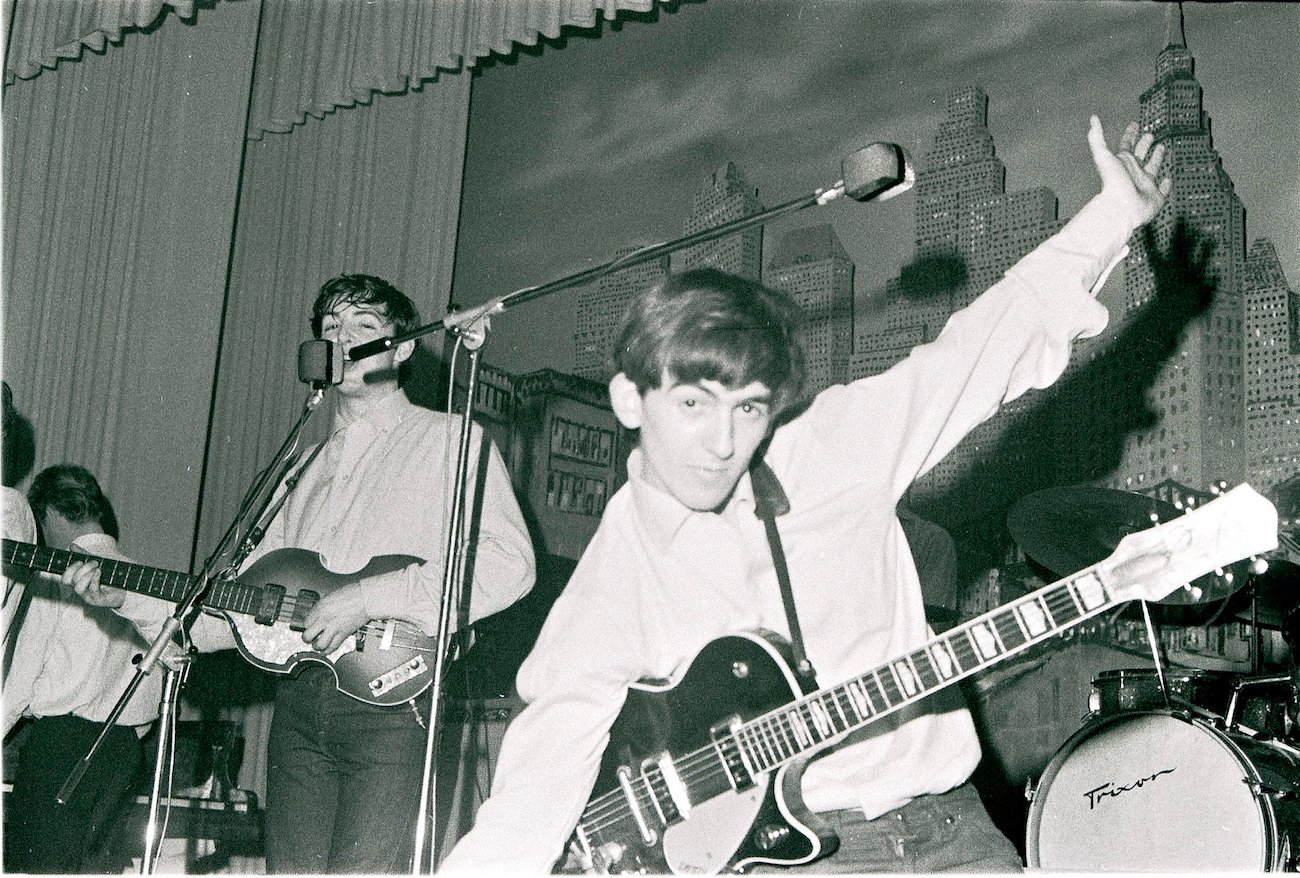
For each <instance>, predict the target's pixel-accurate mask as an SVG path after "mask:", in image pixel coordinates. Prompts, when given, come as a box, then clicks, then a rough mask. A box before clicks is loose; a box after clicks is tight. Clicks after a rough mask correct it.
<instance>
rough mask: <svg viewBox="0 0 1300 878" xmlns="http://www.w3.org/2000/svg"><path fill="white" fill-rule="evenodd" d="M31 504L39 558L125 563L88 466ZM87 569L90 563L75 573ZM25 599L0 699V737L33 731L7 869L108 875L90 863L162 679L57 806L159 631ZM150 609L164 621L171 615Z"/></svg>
mask: <svg viewBox="0 0 1300 878" xmlns="http://www.w3.org/2000/svg"><path fill="white" fill-rule="evenodd" d="M28 498H29V501H30V503H31V509H32V512H33V514H34V515H35V517H36V520H37V521H38V522H39V523H40V529H41V534H42V535H43V537H44V542H45V544H46V545H47V546H48V547H50V548H52V549H58V550H63V551H73V552H77V553H79V554H84V555H95V556H98V557H101V558H112V559H115V560H119V561H125V560H129V559H127V558H126V557H125V556H124V555H123V554H122V550H121V548H120V547H119V546H118V542H117V540H118V525H117V517H116V515H115V513H114V511H113V506H112V504H111V503H110V502H109V500H108V497H106V496H105V495H104V492H103V490H101V488H100V486H99V483H98V482H97V481H96V480H95V477H94V476H93V475H91V473H90V472H89V471H88V470H86V469H85V467H81V466H76V465H73V464H60V465H58V466H52V467H48V468H47V469H44V470H42V471H41V472H39V473H38V474H37V475H36V477H35V478H34V479H33V480H32V486H31V489H30V491H29V492H28ZM85 567H90V568H93V569H96V570H97V569H98V564H83V565H79V569H84V568H85ZM27 589H28V591H29V593H30V594H29V600H30V603H29V605H28V607H27V610H26V613H25V614H24V616H23V619H22V623H21V627H20V628H19V630H18V634H17V641H16V643H15V646H14V652H13V664H12V666H11V667H10V669H9V675H8V677H7V678H6V680H5V688H4V731H5V735H6V736H7V735H8V734H9V732H10V730H11V729H13V728H14V726H15V725H16V724H17V723H18V722H19V720H21V719H23V718H24V717H26V718H27V721H28V722H29V723H30V724H31V729H30V732H29V733H28V734H27V737H26V739H25V740H24V741H23V743H22V746H21V747H20V748H19V751H18V762H17V770H16V775H15V777H14V788H13V796H12V799H11V800H10V801H9V802H7V803H6V810H7V812H8V815H9V817H8V820H7V821H6V826H5V829H6V833H5V839H4V843H5V844H4V847H5V858H4V859H5V870H6V871H9V872H41V873H68V872H74V873H83V872H101V871H103V870H104V868H106V867H108V865H109V864H108V863H107V862H106V861H103V860H100V859H99V858H98V857H99V855H100V853H101V852H102V851H101V846H102V845H103V844H104V842H106V841H107V840H108V834H109V833H110V831H111V827H112V826H113V821H114V820H115V819H116V818H117V817H118V816H119V814H120V812H121V809H122V808H123V806H124V805H125V804H126V802H127V801H128V799H129V797H130V793H131V789H130V787H131V784H132V782H133V781H134V780H135V776H136V772H137V771H138V769H139V767H140V764H141V761H142V760H143V758H144V752H143V748H142V746H141V743H140V739H141V738H142V737H144V735H145V734H147V733H148V731H149V729H150V728H151V726H152V724H153V722H154V721H155V720H156V719H157V718H158V708H159V700H160V699H161V696H162V674H149V675H147V676H145V677H144V680H143V682H142V683H141V685H140V686H139V688H138V689H136V691H135V694H134V695H133V696H132V698H131V700H130V701H129V702H127V705H126V707H125V709H124V710H123V711H122V713H121V715H120V716H119V717H118V718H117V722H116V723H115V724H114V725H113V727H112V728H111V729H110V730H109V731H108V734H107V736H106V737H105V739H104V743H103V745H102V747H101V749H100V750H99V752H98V753H96V754H95V757H94V759H92V760H91V762H90V763H89V768H88V769H87V770H86V773H85V775H84V776H83V777H82V779H81V782H80V784H79V785H78V786H77V788H76V790H75V791H74V792H73V794H72V797H71V798H70V799H69V801H68V802H67V804H66V805H63V804H59V803H58V802H57V801H56V799H55V796H56V795H57V794H58V792H59V790H60V788H61V787H62V786H63V784H64V782H65V781H66V780H67V779H68V777H69V775H70V774H71V773H72V771H73V769H74V768H75V767H76V766H77V765H78V763H80V762H81V760H82V759H83V758H84V757H85V756H86V754H87V753H89V752H90V748H91V745H92V744H93V743H94V741H95V739H96V738H97V737H98V735H99V733H100V729H101V728H102V726H103V723H104V721H105V720H107V719H108V715H109V714H110V713H111V712H112V710H113V707H114V706H115V705H116V703H117V701H118V698H119V697H120V696H121V695H122V693H123V692H124V691H125V690H126V688H127V684H128V683H130V681H131V679H132V678H133V677H134V676H135V670H136V666H135V663H134V662H133V659H134V658H135V657H136V656H138V655H141V654H143V653H144V652H145V651H147V650H148V648H149V644H150V642H151V641H152V639H153V637H155V636H157V633H158V630H159V627H153V626H148V625H143V626H139V627H137V626H135V625H133V624H132V623H131V622H129V621H127V620H126V619H123V618H121V617H119V616H117V615H115V614H114V613H112V612H111V611H109V610H107V609H104V608H101V607H95V606H88V605H87V604H86V603H84V602H83V601H81V600H78V599H77V597H76V595H75V594H73V589H72V588H71V586H70V584H69V583H59V582H53V581H50V580H47V579H45V578H42V577H33V578H31V579H29V580H28V582H27ZM146 600H153V599H152V598H148V599H146ZM157 603H158V604H159V605H160V606H159V609H160V610H161V611H162V612H166V609H167V607H168V605H166V604H163V602H162V601H157ZM116 865H117V867H118V869H119V870H120V868H121V864H116Z"/></svg>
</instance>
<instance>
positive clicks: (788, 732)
mask: <svg viewBox="0 0 1300 878" xmlns="http://www.w3.org/2000/svg"><path fill="white" fill-rule="evenodd" d="M1074 581H1075V580H1069V581H1067V582H1064V583H1061V584H1060V585H1059V586H1058V587H1057V588H1052V589H1049V590H1047V591H1046V592H1045V593H1044V594H1042V595H1040V596H1039V597H1041V598H1042V600H1043V603H1044V604H1045V605H1046V606H1047V610H1048V613H1049V614H1050V615H1051V617H1052V622H1053V624H1052V626H1050V627H1049V628H1048V629H1045V633H1044V634H1043V635H1040V636H1039V637H1038V638H1037V639H1046V637H1050V636H1052V635H1053V634H1055V633H1058V632H1060V631H1062V630H1064V629H1065V628H1066V627H1068V626H1070V625H1073V624H1076V623H1077V622H1079V621H1081V620H1082V619H1083V618H1084V617H1085V616H1086V615H1087V610H1086V609H1085V610H1083V611H1082V612H1081V611H1080V609H1079V606H1078V604H1077V603H1076V599H1075V598H1074V597H1072V596H1071V595H1070V593H1069V591H1068V588H1069V585H1070V584H1071V583H1073V582H1074ZM1031 603H1033V604H1036V603H1037V599H1035V598H1030V599H1028V600H1021V601H1017V602H1015V603H1013V604H1009V605H1007V607H1006V610H1005V612H1002V613H997V614H995V615H994V616H992V617H991V618H989V619H987V620H985V624H987V625H989V626H993V625H996V623H997V622H998V621H999V620H1006V621H1010V622H1011V626H1010V627H1008V629H1007V630H1008V631H1010V632H1014V633H1016V634H1018V635H1019V636H1020V638H1021V640H1020V642H1019V643H1016V644H1013V645H1008V646H1006V648H1005V649H1000V650H999V651H998V654H999V655H1005V654H1006V653H1007V652H1010V651H1011V650H1013V649H1015V648H1017V647H1020V646H1024V645H1025V644H1032V643H1033V642H1035V639H1036V638H1035V637H1034V636H1033V635H1030V636H1028V637H1026V636H1025V632H1024V631H1022V630H1021V627H1020V625H1021V623H1020V622H1016V621H1015V620H1014V613H1015V610H1016V608H1017V607H1021V606H1024V605H1026V604H1031ZM1067 611H1068V612H1067ZM1070 614H1073V616H1074V618H1071V619H1069V621H1067V622H1060V621H1059V620H1060V619H1061V618H1063V617H1066V616H1068V615H1070ZM969 627H970V626H963V627H962V628H960V629H958V630H957V631H955V632H953V633H951V634H946V635H945V636H943V637H938V638H935V640H933V641H931V642H930V643H927V644H926V646H930V645H938V644H941V643H946V644H947V645H948V646H949V648H950V650H951V657H952V658H954V659H956V660H957V664H958V667H959V668H961V669H963V670H959V672H958V674H961V673H965V670H964V669H965V668H969V667H974V666H976V665H979V664H980V663H981V657H980V655H978V654H977V651H976V648H975V646H974V645H973V644H972V643H970V642H969V640H968V639H967V638H966V637H963V636H962V635H964V634H966V632H967V630H968V628H969ZM999 633H1000V634H1002V636H1004V637H1006V636H1007V632H999ZM962 644H964V645H962ZM907 657H908V658H912V660H913V664H914V665H915V664H917V663H918V662H919V661H921V660H922V659H924V660H925V661H929V662H931V663H933V658H932V657H931V654H930V652H929V651H928V650H927V649H925V648H922V649H919V650H915V651H913V652H911V653H908V654H907ZM963 660H964V661H963ZM898 661H902V659H901V658H900V659H897V660H895V662H891V663H890V664H894V663H896V662H898ZM887 667H888V665H884V666H881V668H877V669H875V670H873V671H871V672H868V673H867V674H864V675H862V676H861V677H858V678H855V679H854V680H850V681H848V682H846V683H843V684H840V685H839V686H835V687H832V688H830V689H827V690H825V691H823V692H820V693H814V694H812V695H810V696H808V697H807V698H805V699H802V700H801V701H799V702H796V703H792V704H789V705H783V706H782V707H780V708H777V709H775V710H773V711H769V712H768V713H766V714H762V715H760V716H758V717H755V718H753V719H751V720H748V721H746V722H745V723H744V724H743V725H742V726H741V727H740V728H739V729H737V730H736V732H733V733H731V734H729V735H727V736H725V737H724V738H722V739H720V740H719V742H717V743H718V744H723V745H724V746H725V744H726V743H727V741H728V739H730V741H732V742H734V744H735V746H736V748H737V749H739V748H742V747H745V741H744V740H743V737H744V733H745V732H746V731H748V732H749V733H750V736H751V738H758V739H760V740H761V739H762V738H763V737H765V736H766V735H771V738H772V742H775V743H776V747H775V748H774V747H773V746H772V744H770V743H762V744H760V745H759V746H758V748H757V752H759V753H760V754H761V753H762V751H764V750H767V751H770V752H768V753H767V755H766V758H764V759H761V760H758V761H757V762H758V764H757V765H756V766H755V769H756V771H755V773H757V774H764V773H766V772H768V771H771V770H772V769H773V768H775V767H776V766H777V765H779V764H781V763H782V762H785V761H787V760H788V759H789V758H790V757H791V756H793V755H795V754H796V753H798V752H801V749H802V750H806V749H808V748H809V747H812V746H815V745H820V744H824V743H825V742H826V741H829V740H831V739H833V738H835V737H837V736H838V735H840V734H843V733H844V732H845V731H848V729H847V728H844V729H840V730H838V731H835V732H833V733H831V734H829V735H825V734H823V735H821V739H820V740H819V741H815V742H810V743H809V744H808V745H807V746H805V747H803V748H801V749H795V750H793V751H792V752H790V753H788V754H784V755H780V754H781V745H780V743H779V740H778V736H784V737H785V738H786V740H787V742H788V741H790V740H792V739H794V740H796V741H797V738H798V736H797V735H795V733H794V722H793V721H792V720H791V714H792V713H798V714H799V715H800V718H801V720H802V725H803V726H804V728H805V729H815V728H816V724H815V722H810V721H811V720H812V719H813V717H812V714H811V711H810V705H811V704H812V703H813V702H818V701H820V702H822V703H823V708H824V709H825V702H826V700H827V699H832V700H834V701H835V702H836V703H837V704H838V703H839V701H840V699H841V698H842V697H843V693H845V692H847V687H848V686H849V685H850V684H852V683H858V684H860V685H863V686H864V687H868V688H870V683H871V679H872V678H873V677H876V676H877V675H878V674H879V672H880V671H881V670H884V669H885V668H887ZM931 670H932V671H933V672H934V676H935V677H936V685H935V686H926V687H925V688H924V689H922V690H920V691H918V692H917V693H914V694H912V695H908V694H906V693H904V692H899V691H898V690H897V688H895V689H894V693H895V694H896V695H897V696H898V697H897V698H896V699H894V700H893V701H891V700H890V698H889V697H888V692H886V691H882V690H886V689H888V688H889V687H887V686H884V685H882V684H881V683H879V682H878V683H877V685H876V687H875V689H876V694H877V697H879V698H880V699H881V700H882V701H884V702H885V708H883V709H882V710H886V709H893V708H895V707H897V706H901V705H902V704H905V703H908V702H910V701H912V700H919V698H920V697H924V696H925V695H928V694H930V692H932V691H934V689H936V688H938V686H937V684H938V683H940V682H943V678H942V677H941V676H940V675H939V670H938V668H934V667H932V668H931ZM956 676H957V675H954V679H955V677H956ZM883 679H889V677H888V675H885V677H884V678H883ZM849 702H850V703H849V708H850V709H851V710H853V711H854V712H855V713H858V711H857V709H856V708H855V707H854V706H853V704H852V698H849ZM882 710H876V709H874V708H873V709H871V711H870V712H869V713H868V714H867V715H866V716H865V717H862V716H861V715H860V716H859V719H860V720H861V719H871V718H873V717H876V716H879V715H880V714H881V712H882ZM827 713H828V714H829V713H830V711H827ZM773 726H774V728H773ZM760 729H761V730H762V731H761V732H760V731H759V730H760ZM748 750H749V752H750V753H751V754H753V753H755V752H756V747H755V744H754V743H753V741H752V740H751V742H750V744H749V746H748ZM773 752H775V753H777V754H778V757H777V759H776V760H775V761H774V762H771V763H770V764H769V761H768V760H770V759H771V753H773ZM674 766H675V767H676V768H678V769H680V772H679V773H680V775H681V778H682V780H683V782H684V784H685V786H686V787H687V789H688V790H689V789H690V788H691V787H692V786H693V785H698V784H699V783H700V782H701V781H705V780H712V779H717V778H724V777H726V775H727V772H726V768H725V766H724V765H723V763H722V761H721V760H720V759H719V758H718V747H717V746H716V745H710V746H706V747H701V748H698V749H696V750H694V751H692V752H690V753H688V754H686V755H684V756H682V757H681V758H680V759H679V760H675V761H674ZM638 780H639V781H640V783H638V784H637V786H636V787H635V788H634V789H633V792H634V798H635V799H636V803H635V804H636V805H637V806H643V805H644V804H645V803H650V804H651V805H654V804H655V801H654V793H653V791H652V790H653V787H654V783H653V780H652V779H651V778H650V777H649V776H648V775H647V774H646V773H645V772H642V773H641V775H640V776H639V778H638ZM727 786H728V787H730V786H731V783H730V781H729V780H728V781H727ZM643 788H645V789H644V790H643ZM643 810H645V811H647V812H648V811H649V809H648V808H645V809H643ZM629 816H631V805H629V803H628V802H627V797H626V795H625V794H624V793H623V791H622V789H621V788H619V789H615V790H610V791H609V792H606V793H604V794H602V795H600V796H598V797H597V798H595V799H593V800H592V801H591V803H590V804H589V805H588V807H587V809H586V811H585V812H584V814H583V819H582V823H581V825H582V827H583V829H584V831H587V832H595V833H600V832H603V831H605V830H606V829H608V828H609V827H610V826H613V825H616V824H618V823H621V822H623V821H624V820H625V819H626V818H627V817H629Z"/></svg>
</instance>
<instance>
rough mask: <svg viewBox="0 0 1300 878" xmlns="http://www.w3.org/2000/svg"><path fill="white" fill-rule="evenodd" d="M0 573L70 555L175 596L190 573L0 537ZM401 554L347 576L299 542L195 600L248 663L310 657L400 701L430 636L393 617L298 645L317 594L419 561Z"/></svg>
mask: <svg viewBox="0 0 1300 878" xmlns="http://www.w3.org/2000/svg"><path fill="white" fill-rule="evenodd" d="M3 560H4V568H5V573H6V574H7V575H8V574H9V573H10V571H11V570H14V571H20V572H21V571H31V570H35V571H41V572H45V573H53V574H60V573H62V572H63V571H64V570H66V569H67V567H68V565H69V564H71V563H73V562H74V561H96V562H98V563H99V581H100V583H101V584H103V585H111V586H113V587H114V588H121V589H125V590H126V591H132V592H137V593H139V594H145V595H149V596H151V597H155V598H161V599H162V600H165V601H171V602H172V603H180V602H181V601H182V600H184V599H185V596H186V595H187V594H188V593H189V590H190V589H191V588H193V587H194V585H195V584H196V582H197V581H198V577H197V576H192V575H190V574H188V573H176V572H174V571H171V570H160V569H158V568H156V567H145V566H144V565H142V564H133V563H131V562H129V561H114V560H112V559H109V558H98V557H93V556H89V555H82V554H78V553H76V552H68V551H64V550H62V549H50V548H47V547H45V546H36V545H32V544H31V543H21V542H17V541H15V540H4V549H3ZM419 561H420V559H419V558H413V557H411V556H408V555H380V556H377V557H375V558H372V559H371V560H370V563H369V564H367V565H366V566H365V568H363V569H362V570H359V571H357V572H355V573H346V574H344V573H334V572H333V571H331V570H327V569H326V568H325V567H324V566H323V565H322V564H321V560H320V555H319V554H317V553H316V552H310V551H308V550H306V549H276V550H274V551H271V552H268V553H266V554H265V555H263V556H262V557H261V558H258V559H257V560H256V561H254V562H253V564H252V565H251V566H250V567H249V568H248V569H247V570H246V571H244V573H243V574H242V575H240V576H239V577H238V578H236V579H218V580H216V581H214V582H213V583H212V585H211V587H210V588H209V590H208V593H207V595H206V596H205V597H204V599H203V606H204V607H207V608H209V609H212V610H218V611H220V613H221V615H223V616H224V617H225V618H226V621H227V622H228V623H229V624H230V628H231V631H232V632H233V633H234V635H235V646H236V647H237V648H238V649H239V652H240V654H241V655H243V657H244V658H245V659H247V660H248V661H249V662H250V663H251V664H253V665H255V666H256V667H259V668H262V669H263V670H266V671H272V672H274V673H277V674H288V673H291V672H292V671H294V670H295V669H296V668H297V667H298V666H299V665H300V664H302V663H303V662H320V663H321V664H324V665H326V666H328V667H329V668H330V669H331V670H332V671H333V672H334V679H335V681H336V685H337V687H338V690H339V691H340V692H342V693H344V694H345V695H350V696H352V697H353V698H355V699H357V700H358V701H364V702H365V703H367V704H378V705H392V704H401V703H402V702H403V701H407V700H409V699H411V698H414V697H415V696H416V695H419V694H420V693H421V692H423V691H424V690H425V689H427V688H429V686H430V684H431V683H432V682H433V674H432V670H433V664H432V663H433V662H434V661H435V660H436V658H435V657H434V647H435V644H434V641H433V639H432V638H431V637H429V636H428V635H426V634H425V633H424V632H423V631H422V630H421V629H420V628H419V627H418V626H417V625H414V624H412V623H410V622H406V621H403V620H401V619H372V620H371V621H369V622H367V623H366V624H365V625H363V626H362V627H361V628H360V629H359V630H358V631H357V632H356V633H355V634H352V635H351V636H349V637H348V638H347V639H346V640H345V641H343V643H342V645H340V646H339V647H338V648H337V649H335V650H334V651H333V652H332V653H330V654H329V655H325V654H323V653H320V652H317V651H316V650H314V649H312V648H311V647H309V646H308V645H307V644H306V643H304V642H303V639H302V637H301V632H302V630H303V624H304V620H305V619H306V618H307V613H308V612H309V611H310V610H311V608H312V607H314V606H315V605H316V603H317V602H318V601H319V600H320V599H321V597H322V596H324V595H327V594H329V593H330V592H333V591H335V590H336V589H338V588H341V587H342V586H344V585H347V584H348V583H351V582H355V581H357V580H358V579H362V578H364V577H367V576H374V575H376V574H379V573H389V572H391V571H394V570H401V569H402V568H404V567H406V566H407V565H408V564H412V563H419Z"/></svg>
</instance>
